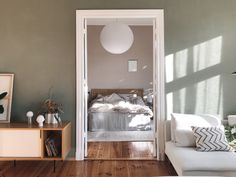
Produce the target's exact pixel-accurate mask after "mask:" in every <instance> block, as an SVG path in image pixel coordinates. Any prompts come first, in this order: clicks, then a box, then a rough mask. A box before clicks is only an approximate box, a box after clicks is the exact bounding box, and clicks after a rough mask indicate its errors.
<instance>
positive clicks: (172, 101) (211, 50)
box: [166, 36, 224, 119]
mask: <svg viewBox="0 0 236 177" xmlns="http://www.w3.org/2000/svg"><path fill="white" fill-rule="evenodd" d="M221 53H222V36H217V37H215V38H213V39H210V40H208V41H205V42H203V43H200V44H197V45H194V46H193V47H190V48H187V49H183V50H181V51H178V52H176V53H174V54H170V55H168V56H166V105H167V116H168V119H170V113H172V112H177V113H189V114H204V113H206V114H219V115H221V116H223V114H224V110H223V86H222V85H223V84H222V75H221V73H220V67H221V62H222V61H221V55H222V54H221Z"/></svg>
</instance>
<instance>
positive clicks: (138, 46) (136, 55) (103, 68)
mask: <svg viewBox="0 0 236 177" xmlns="http://www.w3.org/2000/svg"><path fill="white" fill-rule="evenodd" d="M102 28H103V26H89V27H88V87H89V89H91V88H143V89H147V88H151V87H152V71H153V67H152V63H153V61H152V60H153V49H152V48H153V47H152V41H153V38H152V26H132V27H131V29H132V31H133V33H134V43H133V45H132V47H131V48H130V49H129V50H128V51H127V52H125V53H123V54H118V55H117V54H111V53H109V52H107V51H106V50H105V49H103V47H102V46H101V43H100V40H99V39H100V32H101V30H102ZM129 59H137V60H138V71H137V72H128V60H129Z"/></svg>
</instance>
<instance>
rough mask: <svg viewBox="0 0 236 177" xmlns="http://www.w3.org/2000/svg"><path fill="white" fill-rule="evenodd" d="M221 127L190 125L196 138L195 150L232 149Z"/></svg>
mask: <svg viewBox="0 0 236 177" xmlns="http://www.w3.org/2000/svg"><path fill="white" fill-rule="evenodd" d="M222 127H223V126H222ZM222 127H192V131H193V134H194V136H195V138H196V150H197V151H203V152H209V151H233V148H232V147H231V146H230V145H229V143H228V141H227V139H226V137H225V133H224V130H223V128H222Z"/></svg>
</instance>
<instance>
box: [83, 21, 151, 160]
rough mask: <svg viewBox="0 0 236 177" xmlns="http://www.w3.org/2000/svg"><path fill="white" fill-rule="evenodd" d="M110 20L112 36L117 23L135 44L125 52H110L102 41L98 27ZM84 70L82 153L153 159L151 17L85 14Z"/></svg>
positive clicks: (96, 157) (95, 156) (100, 29)
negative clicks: (85, 150)
mask: <svg viewBox="0 0 236 177" xmlns="http://www.w3.org/2000/svg"><path fill="white" fill-rule="evenodd" d="M113 24H114V25H115V27H116V28H115V29H113V30H112V33H113V34H114V35H116V36H118V35H119V34H117V33H118V32H120V31H116V29H117V26H118V25H122V27H123V25H127V27H128V28H129V29H130V30H131V32H132V33H133V39H134V40H133V43H132V45H131V47H130V48H129V49H128V50H127V51H125V52H123V53H119V54H113V53H110V52H108V51H107V50H106V49H105V48H103V46H102V44H101V34H102V31H103V30H104V29H105V28H106V27H107V26H108V27H110V26H111V25H113ZM118 27H119V26H118ZM112 37H113V36H112ZM122 37H123V34H121V36H120V38H122ZM120 38H119V39H120ZM113 49H116V48H114V47H113ZM132 64H134V65H135V66H134V67H133V68H129V67H132V66H133V65H132ZM131 69H132V70H131ZM87 74H88V76H87V77H88V79H87V80H88V93H89V94H88V120H87V122H88V132H87V135H88V138H87V142H88V154H87V157H86V158H87V159H115V158H117V159H120V158H122V159H124V158H125V159H153V158H155V153H154V152H155V149H154V148H155V146H153V145H154V140H155V123H154V122H155V120H154V119H155V117H154V116H153V109H152V107H153V99H152V98H153V21H152V19H142V20H138V19H123V18H119V19H117V18H116V19H88V20H87Z"/></svg>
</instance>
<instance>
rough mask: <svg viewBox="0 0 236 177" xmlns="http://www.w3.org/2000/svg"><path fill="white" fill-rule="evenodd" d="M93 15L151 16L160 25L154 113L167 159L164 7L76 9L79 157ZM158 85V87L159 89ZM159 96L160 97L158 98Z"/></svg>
mask: <svg viewBox="0 0 236 177" xmlns="http://www.w3.org/2000/svg"><path fill="white" fill-rule="evenodd" d="M89 18H151V19H153V24H154V25H155V26H156V31H155V32H153V33H154V34H155V37H154V39H155V40H154V41H153V45H154V52H153V53H154V56H153V58H154V60H153V61H154V63H153V64H154V65H155V66H154V67H153V68H155V70H154V73H153V80H154V82H153V85H154V86H153V87H154V88H156V91H155V90H154V94H155V96H154V101H155V104H154V105H155V108H154V110H155V111H154V116H155V117H156V123H157V125H156V127H157V129H158V134H157V137H158V138H157V152H158V153H157V160H163V159H164V144H165V139H164V121H165V119H166V116H165V57H164V10H163V9H156V10H155V9H143V10H76V160H84V119H83V117H84V110H83V109H84V103H83V100H84V94H83V93H84V55H85V52H84V41H83V36H84V34H85V33H86V31H85V30H84V22H85V21H86V19H89ZM157 88H158V89H157ZM155 98H156V99H155Z"/></svg>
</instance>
